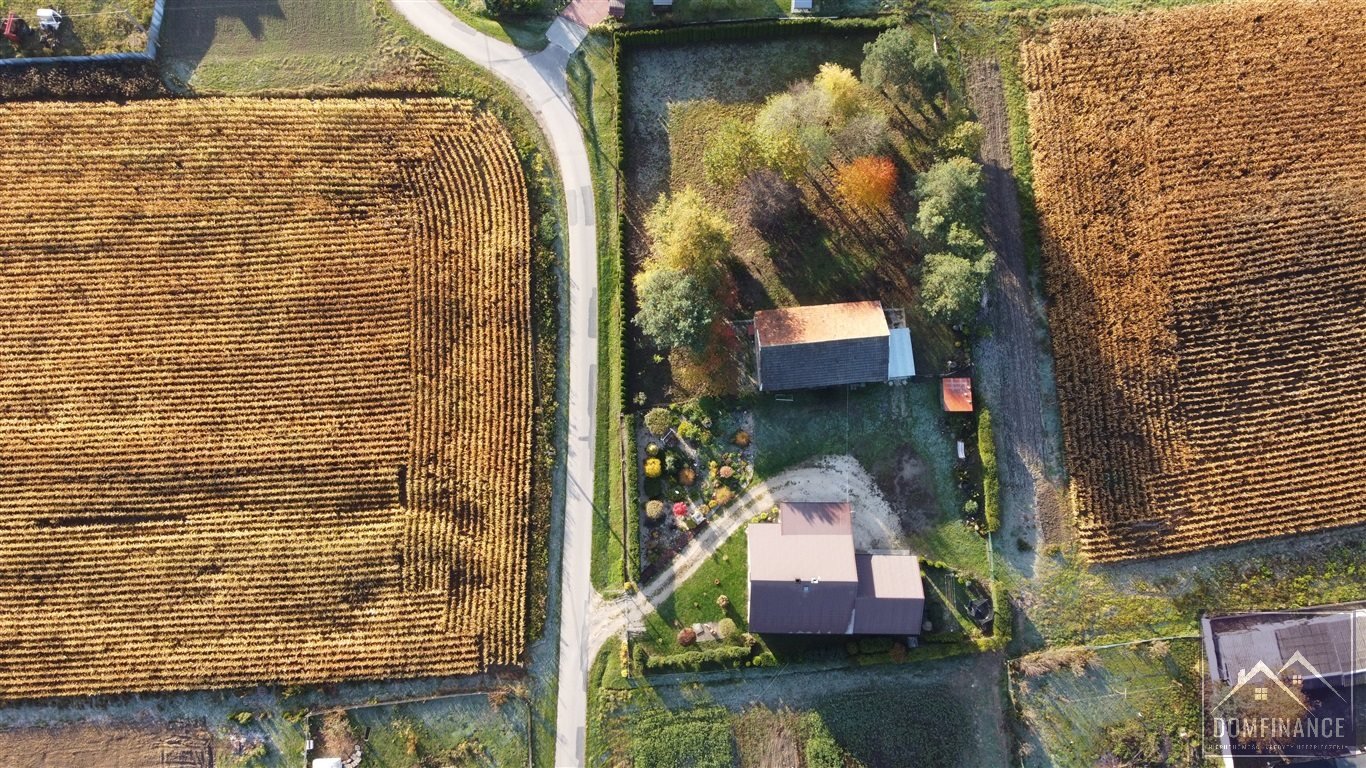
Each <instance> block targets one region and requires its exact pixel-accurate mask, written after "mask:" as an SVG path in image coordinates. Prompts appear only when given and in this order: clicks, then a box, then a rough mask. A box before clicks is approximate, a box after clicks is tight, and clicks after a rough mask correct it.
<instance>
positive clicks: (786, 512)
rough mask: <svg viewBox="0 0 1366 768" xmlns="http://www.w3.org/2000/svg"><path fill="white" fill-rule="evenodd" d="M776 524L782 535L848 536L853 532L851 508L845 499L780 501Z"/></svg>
mask: <svg viewBox="0 0 1366 768" xmlns="http://www.w3.org/2000/svg"><path fill="white" fill-rule="evenodd" d="M778 524H779V525H781V526H782V529H783V535H784V536H807V535H814V534H827V535H844V536H850V535H853V532H854V521H853V510H852V509H851V508H850V507H849V502H847V501H792V502H788V501H780V502H778Z"/></svg>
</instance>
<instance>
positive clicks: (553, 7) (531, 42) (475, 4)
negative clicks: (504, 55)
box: [442, 0, 564, 51]
mask: <svg viewBox="0 0 1366 768" xmlns="http://www.w3.org/2000/svg"><path fill="white" fill-rule="evenodd" d="M442 4H443V5H445V6H446V7H447V8H449V9H451V13H454V14H455V15H456V16H457V17H459V18H460V20H461V21H463V22H465V23H466V24H468V25H470V26H471V27H474V28H475V29H477V30H479V31H480V32H482V33H484V34H486V35H488V36H489V37H492V38H494V39H495V40H502V41H503V42H505V43H511V44H513V45H515V46H517V47H518V48H522V49H525V50H528V51H539V50H541V49H543V48H545V47H546V45H547V44H548V43H549V41H548V40H546V37H545V33H546V30H548V29H550V25H551V24H553V23H554V22H555V16H556V14H557V13H559V9H560V7H561V6H563V5H564V3H560V2H555V1H553V0H552V1H548V2H544V3H542V4H541V5H542V9H541V11H540V12H539V13H534V14H528V15H525V16H514V17H509V18H495V17H493V16H490V15H489V14H488V13H487V12H486V11H485V10H484V3H483V2H482V0H442Z"/></svg>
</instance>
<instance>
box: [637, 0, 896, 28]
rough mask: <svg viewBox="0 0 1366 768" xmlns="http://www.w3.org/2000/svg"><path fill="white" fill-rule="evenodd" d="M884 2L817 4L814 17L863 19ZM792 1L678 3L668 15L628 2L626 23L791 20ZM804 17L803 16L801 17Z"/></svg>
mask: <svg viewBox="0 0 1366 768" xmlns="http://www.w3.org/2000/svg"><path fill="white" fill-rule="evenodd" d="M885 5H886V4H885V3H883V2H882V1H881V0H815V7H814V8H812V10H811V15H815V16H863V15H867V14H871V13H877V12H878V11H881V10H884V7H885ZM791 10H792V2H791V0H674V4H673V8H672V10H670V11H669V12H668V13H664V14H656V13H655V12H654V6H653V4H652V0H627V2H626V21H627V22H629V23H631V24H644V23H648V22H651V21H655V20H658V19H671V20H673V21H719V20H723V19H760V18H774V17H779V16H790V15H793V14H792V13H791ZM798 15H800V14H798Z"/></svg>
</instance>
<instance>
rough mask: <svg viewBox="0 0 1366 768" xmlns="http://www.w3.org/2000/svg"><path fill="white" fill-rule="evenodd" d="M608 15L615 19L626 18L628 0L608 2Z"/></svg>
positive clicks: (609, 0) (610, 0) (611, 0)
mask: <svg viewBox="0 0 1366 768" xmlns="http://www.w3.org/2000/svg"><path fill="white" fill-rule="evenodd" d="M607 15H608V16H611V17H612V18H614V19H624V18H626V0H608V3H607Z"/></svg>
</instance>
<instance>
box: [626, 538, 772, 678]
mask: <svg viewBox="0 0 1366 768" xmlns="http://www.w3.org/2000/svg"><path fill="white" fill-rule="evenodd" d="M748 545H749V537H748V535H746V532H745V530H744V529H741V530H740V531H739V532H737V533H736V534H735V535H734V536H731V537H730V538H729V539H727V540H726V542H725V543H724V544H722V545H721V546H719V547H717V548H716V551H715V552H713V553H712V554H711V556H710V557H708V558H707V562H706V563H704V564H703V565H702V566H701V567H700V568H698V569H697V572H696V573H694V574H693V575H692V576H691V577H689V578H688V580H687V581H685V582H683V583H682V584H680V585H678V587H677V588H676V589H675V590H674V591H673V592H672V593H671V594H670V595H669V596H668V597H666V598H665V599H664V600H663V601H662V602H661V603H659V606H658V608H659V609H658V611H657V612H656V613H652V614H650V615H649V616H648V617H646V619H645V626H646V634H645V635H643V636H641V638H640V640H639V641H640V642H642V643H644V645H645V647H646V649H647V650H648V651H649V652H650V653H652V654H670V653H678V652H680V651H683V650H685V649H684V648H682V647H680V646H679V645H678V629H679V628H681V627H686V626H690V625H692V624H696V623H700V622H717V621H720V620H721V619H724V618H730V619H733V620H734V621H735V626H736V627H737V629H738V630H739V631H740V632H746V631H748V630H749V625H748V623H747V622H746V621H745V618H746V617H747V616H748V615H749V584H748V560H747V558H746V553H747V552H748ZM721 595H725V596H726V597H727V598H728V599H729V600H730V606H729V607H727V608H726V609H725V610H722V609H721V607H720V606H718V605H717V604H716V599H717V598H718V597H719V596H721Z"/></svg>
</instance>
